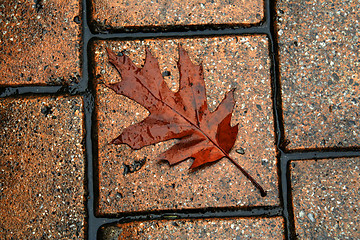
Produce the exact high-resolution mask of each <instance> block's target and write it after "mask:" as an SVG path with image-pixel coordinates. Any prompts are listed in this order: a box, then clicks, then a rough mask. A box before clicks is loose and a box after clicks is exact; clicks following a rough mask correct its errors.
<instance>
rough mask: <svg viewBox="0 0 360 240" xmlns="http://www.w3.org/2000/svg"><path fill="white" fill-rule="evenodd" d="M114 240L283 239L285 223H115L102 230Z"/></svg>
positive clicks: (245, 220) (244, 220)
mask: <svg viewBox="0 0 360 240" xmlns="http://www.w3.org/2000/svg"><path fill="white" fill-rule="evenodd" d="M102 232H103V236H102V239H103V240H110V239H111V240H113V239H119V240H122V239H139V240H140V239H216V240H217V239H236V240H237V239H271V240H275V239H284V221H283V219H282V218H281V217H274V218H225V219H218V218H213V219H193V220H160V221H143V222H131V223H125V224H118V225H115V226H108V227H104V229H102Z"/></svg>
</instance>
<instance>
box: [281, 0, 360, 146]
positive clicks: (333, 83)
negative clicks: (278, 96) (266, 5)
mask: <svg viewBox="0 0 360 240" xmlns="http://www.w3.org/2000/svg"><path fill="white" fill-rule="evenodd" d="M359 11H360V5H359V2H358V1H340V0H332V1H326V0H320V1H294V0H279V1H277V13H278V15H279V16H278V25H277V26H278V35H279V50H280V71H281V84H282V96H283V108H284V110H283V111H284V121H285V137H286V138H287V140H288V143H289V144H288V146H287V148H288V149H303V148H327V147H353V146H359V142H360V105H359V104H360V88H359V83H360V75H359V69H360V68H359V64H360V61H359V59H360V54H359V53H360V51H359V50H360V45H359V36H360V32H359V31H358V29H359V27H360V26H359V14H358V13H359Z"/></svg>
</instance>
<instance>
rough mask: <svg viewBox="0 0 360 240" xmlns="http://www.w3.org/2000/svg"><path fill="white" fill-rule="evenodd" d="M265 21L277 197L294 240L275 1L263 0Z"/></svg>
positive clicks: (287, 237)
mask: <svg viewBox="0 0 360 240" xmlns="http://www.w3.org/2000/svg"><path fill="white" fill-rule="evenodd" d="M265 4H266V5H265V8H266V12H267V13H268V15H267V21H268V22H269V32H270V34H269V36H270V44H271V48H270V58H271V64H272V66H271V78H272V86H273V87H272V91H273V104H274V106H273V109H274V128H275V132H276V137H275V138H276V139H275V141H276V146H277V151H278V164H277V165H278V176H279V195H280V196H279V197H280V202H281V206H282V208H283V218H284V223H285V237H286V239H295V226H294V218H293V213H292V202H291V195H290V194H291V188H290V181H289V180H290V179H289V176H290V174H289V172H288V168H287V161H285V160H284V157H283V156H284V153H283V151H282V150H281V145H282V142H283V141H284V127H283V118H282V116H283V113H282V102H281V82H280V66H279V46H278V38H277V30H276V16H277V14H276V0H265Z"/></svg>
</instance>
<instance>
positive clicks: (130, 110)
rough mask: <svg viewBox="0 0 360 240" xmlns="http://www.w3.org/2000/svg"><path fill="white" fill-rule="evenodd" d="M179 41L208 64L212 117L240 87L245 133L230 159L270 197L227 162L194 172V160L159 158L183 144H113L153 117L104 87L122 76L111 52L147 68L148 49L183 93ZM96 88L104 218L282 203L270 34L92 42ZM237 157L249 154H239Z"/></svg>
mask: <svg viewBox="0 0 360 240" xmlns="http://www.w3.org/2000/svg"><path fill="white" fill-rule="evenodd" d="M178 43H181V44H182V46H183V47H184V48H185V50H187V51H188V52H189V54H190V56H191V58H192V61H194V62H196V63H199V62H202V63H203V67H204V78H205V83H206V89H207V96H208V103H209V104H208V105H209V108H210V111H213V110H215V107H217V105H218V104H219V103H220V101H221V100H222V99H223V98H224V95H225V93H226V92H228V91H229V90H230V89H232V88H234V87H235V88H236V91H235V100H236V106H235V109H234V112H233V117H232V124H233V125H234V124H236V123H239V134H238V138H237V141H236V143H235V145H234V147H233V150H232V151H231V152H230V155H231V156H232V157H233V158H234V159H235V160H236V161H237V162H239V163H240V165H242V166H243V167H244V168H245V169H246V170H247V171H248V172H249V173H250V174H251V175H252V176H253V177H254V178H255V179H256V180H258V181H259V183H260V184H261V185H263V187H264V189H265V190H267V191H268V195H267V197H265V198H262V197H261V196H260V193H259V191H257V190H256V188H254V186H253V185H252V184H251V182H250V181H249V180H248V179H247V178H245V177H244V176H243V175H242V173H241V172H240V171H239V169H237V168H236V167H235V166H234V165H233V164H232V163H231V162H230V161H228V160H227V159H222V160H221V161H219V162H217V163H216V164H214V165H212V166H209V167H205V168H202V169H200V170H198V171H195V172H192V173H190V172H189V167H190V165H191V163H192V160H187V161H184V162H182V163H180V164H178V165H175V166H173V167H170V166H169V165H168V164H167V163H163V162H161V163H159V162H157V161H156V160H155V158H156V156H157V155H159V154H160V153H161V152H163V151H165V150H166V149H167V148H168V147H169V146H171V145H172V144H173V143H174V142H175V141H176V140H172V141H168V142H162V143H159V144H155V145H151V146H148V147H144V148H142V149H141V150H136V151H134V150H131V149H130V148H129V147H128V146H127V145H117V146H116V145H112V144H109V142H110V141H111V140H112V139H114V138H116V137H117V136H118V135H119V134H120V133H121V132H122V130H123V129H124V128H125V127H128V126H129V125H131V124H133V123H135V122H139V121H141V120H142V119H144V118H145V117H146V116H147V115H148V112H147V111H146V110H145V109H144V108H143V107H142V106H140V105H139V104H137V103H135V102H134V101H132V100H129V99H128V98H126V97H124V96H121V95H117V94H115V93H114V92H113V91H112V90H110V89H109V88H107V87H105V85H104V83H110V82H117V81H120V80H121V78H120V76H119V74H118V73H117V72H116V70H115V68H114V67H113V66H112V65H110V64H109V62H108V57H107V55H106V54H105V47H108V48H111V49H113V51H115V52H121V51H124V53H125V54H127V55H129V56H130V58H131V59H133V60H134V62H135V64H137V65H138V66H141V65H142V64H143V61H144V58H145V45H146V46H148V47H149V49H150V51H151V52H152V54H153V55H154V56H155V57H156V58H158V59H159V64H160V69H161V71H162V73H163V76H164V79H165V81H166V82H167V84H168V85H169V86H170V87H171V89H172V90H174V91H176V89H177V88H178V84H177V83H178V78H179V73H178V69H177V65H176V61H177V58H178V47H177V46H178ZM91 52H93V53H94V56H93V58H94V59H93V61H94V62H93V67H94V69H93V70H94V73H93V75H94V84H95V86H96V94H97V119H98V152H99V153H98V157H99V160H98V161H99V163H98V165H99V176H98V177H99V201H98V204H99V205H98V214H100V215H107V214H109V215H112V214H117V213H124V212H132V211H149V210H169V209H195V208H205V207H241V206H265V205H277V204H279V199H278V189H277V188H278V177H277V176H278V175H277V168H276V162H277V160H276V152H275V144H274V130H273V129H274V126H273V125H274V122H273V112H272V98H271V83H270V74H269V65H270V61H269V57H268V40H267V38H266V37H265V36H261V35H259V36H243V37H236V36H231V37H220V38H195V39H172V40H171V39H166V40H151V39H149V40H143V41H140V40H139V41H105V40H98V41H95V42H94V43H93V44H92V47H91ZM237 152H244V154H239V153H237Z"/></svg>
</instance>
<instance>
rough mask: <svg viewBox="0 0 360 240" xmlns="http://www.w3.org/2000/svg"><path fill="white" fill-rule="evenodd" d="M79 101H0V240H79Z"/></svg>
mask: <svg viewBox="0 0 360 240" xmlns="http://www.w3.org/2000/svg"><path fill="white" fill-rule="evenodd" d="M82 107H83V103H82V99H81V98H80V97H56V98H54V97H36V98H35V97H26V98H25V97H24V98H7V99H0V182H1V185H0V239H82V238H84V235H85V205H84V203H85V197H84V194H85V187H84V181H85V159H84V158H85V157H84V149H83V145H82V141H83V133H84V132H83V113H82Z"/></svg>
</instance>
